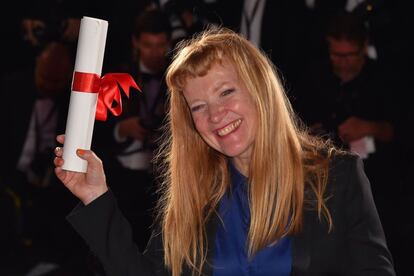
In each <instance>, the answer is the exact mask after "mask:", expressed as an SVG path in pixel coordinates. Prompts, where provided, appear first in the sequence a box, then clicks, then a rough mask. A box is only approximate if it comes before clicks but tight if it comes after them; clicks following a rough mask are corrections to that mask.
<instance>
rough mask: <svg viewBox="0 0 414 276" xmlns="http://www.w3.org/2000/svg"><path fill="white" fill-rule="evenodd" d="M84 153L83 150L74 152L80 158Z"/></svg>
mask: <svg viewBox="0 0 414 276" xmlns="http://www.w3.org/2000/svg"><path fill="white" fill-rule="evenodd" d="M84 153H85V151H84V150H83V149H78V150H76V154H77V155H80V156H82V155H83V154H84Z"/></svg>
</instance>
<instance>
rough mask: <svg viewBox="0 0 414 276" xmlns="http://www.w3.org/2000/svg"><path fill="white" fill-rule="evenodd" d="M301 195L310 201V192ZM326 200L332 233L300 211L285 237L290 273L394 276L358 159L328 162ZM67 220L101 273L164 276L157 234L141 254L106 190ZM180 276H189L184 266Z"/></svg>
mask: <svg viewBox="0 0 414 276" xmlns="http://www.w3.org/2000/svg"><path fill="white" fill-rule="evenodd" d="M305 196H306V197H307V198H308V199H312V193H311V192H310V191H305ZM326 196H327V197H328V198H329V199H328V200H327V205H328V208H329V210H330V213H331V215H332V219H333V225H334V226H333V229H332V231H331V232H328V226H327V223H326V222H325V221H324V220H323V219H322V221H321V220H319V218H318V215H317V212H316V211H315V210H311V209H309V210H305V212H304V228H303V231H302V232H301V233H300V234H298V235H295V236H292V237H291V238H292V239H293V250H292V261H293V267H292V274H291V275H301V276H302V275H364V276H366V275H375V276H381V275H395V272H394V268H393V261H392V257H391V254H390V252H389V251H388V249H387V245H386V241H385V237H384V233H383V230H382V226H381V223H380V220H379V217H378V214H377V211H376V207H375V204H374V201H373V197H372V194H371V189H370V183H369V181H368V179H367V178H366V176H365V174H364V171H363V165H362V161H361V160H360V159H359V158H358V157H356V156H353V155H341V156H336V157H334V158H333V159H332V162H331V165H330V173H329V180H328V188H327V191H326ZM67 219H68V220H69V222H70V223H71V224H72V226H73V227H74V228H75V230H76V231H77V232H78V233H79V234H80V235H81V236H82V237H83V239H84V240H85V241H86V242H87V244H88V245H89V247H90V249H91V250H92V251H93V252H94V253H95V254H96V255H97V256H98V258H99V259H100V260H101V262H102V264H103V267H104V269H105V271H106V273H107V275H111V276H112V275H113V276H115V275H116V276H119V275H123V276H128V275H131V276H132V275H170V272H169V271H168V270H166V269H165V267H164V265H163V256H164V254H163V247H162V238H161V235H160V234H159V233H155V234H153V236H152V238H151V240H150V241H149V244H148V246H147V249H146V250H145V252H144V253H143V254H141V253H140V252H139V251H138V248H137V246H136V245H135V244H134V243H133V241H132V233H131V227H130V226H129V223H128V222H127V221H126V219H125V218H124V216H123V215H122V214H121V212H120V210H119V209H118V207H117V204H116V200H115V198H114V196H113V195H112V193H111V192H107V193H105V194H104V195H102V196H101V197H100V198H98V199H96V200H95V201H93V202H92V203H90V204H89V205H87V206H84V205H82V204H80V205H78V206H77V207H76V208H75V209H74V210H73V211H72V212H71V214H69V216H68V217H67ZM217 222H218V220H217V218H213V219H211V221H210V222H209V223H208V225H207V233H208V244H209V245H210V247H209V250H208V253H207V258H208V261H207V264H206V265H205V266H204V274H205V275H212V266H211V264H212V262H211V261H212V259H213V258H212V257H213V252H214V248H213V247H214V238H215V225H217ZM213 265H214V264H213ZM183 275H191V271H190V270H189V269H188V267H184V271H183Z"/></svg>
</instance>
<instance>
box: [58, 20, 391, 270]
mask: <svg viewBox="0 0 414 276" xmlns="http://www.w3.org/2000/svg"><path fill="white" fill-rule="evenodd" d="M166 81H167V85H168V88H169V109H168V121H167V122H168V125H167V130H166V131H167V132H166V133H165V136H164V144H163V146H162V147H161V151H160V156H159V157H160V158H161V159H160V161H163V162H162V163H161V164H160V165H161V168H162V170H161V175H162V176H163V183H162V185H163V186H162V187H161V189H160V192H161V193H162V194H161V198H160V201H159V206H158V209H157V210H158V217H157V220H156V222H155V225H154V233H153V235H152V238H151V239H150V241H149V243H148V246H147V248H146V250H145V251H144V252H143V253H141V252H140V251H139V250H138V248H137V247H136V245H135V244H134V243H133V239H132V236H131V228H130V226H129V223H128V221H127V220H126V219H125V217H124V216H123V215H122V213H121V212H120V210H119V208H118V206H117V203H116V199H115V196H114V194H113V193H112V191H111V189H110V188H108V185H107V183H106V181H105V173H104V169H103V165H102V162H101V160H100V159H99V158H98V157H97V156H96V155H95V154H94V152H93V151H90V150H84V149H79V150H78V151H77V154H78V156H80V157H81V158H83V159H85V160H87V161H88V171H87V172H86V173H75V172H70V171H64V170H62V167H61V166H62V165H63V163H64V160H63V159H62V153H63V150H62V148H60V147H58V148H56V149H55V154H56V158H55V161H54V164H55V166H56V169H55V173H56V175H57V177H58V178H59V179H60V180H61V181H62V183H63V184H64V185H65V186H66V187H67V188H68V189H69V190H70V191H71V192H72V193H73V194H74V195H75V196H76V197H78V198H79V199H80V200H81V202H80V204H79V205H78V206H77V207H76V208H75V209H74V210H73V211H72V212H71V214H69V216H68V217H67V218H68V220H69V221H70V223H71V224H72V226H73V227H74V228H75V229H76V231H77V232H78V233H79V234H80V235H81V236H82V237H83V239H84V240H85V241H86V243H87V244H88V246H89V247H90V248H91V250H92V251H93V252H95V254H96V255H97V256H98V258H99V259H100V261H101V262H102V264H103V267H104V269H105V271H106V273H107V275H138V274H139V275H173V276H178V275H201V274H203V275H243V274H251V275H264V274H266V275H268V274H272V275H310V274H312V275H328V274H329V275H338V274H343V275H395V272H394V268H393V261H392V257H391V255H390V252H389V251H388V249H387V245H386V241H385V237H384V233H383V230H382V226H381V223H380V220H379V217H378V214H377V211H376V208H375V204H374V201H373V198H372V194H371V190H370V185H369V180H368V179H367V177H366V175H365V173H364V170H363V166H362V162H361V159H360V158H358V156H357V155H355V154H351V153H347V152H345V151H341V150H338V149H336V148H335V147H333V146H332V145H331V144H330V143H329V141H324V140H322V139H320V138H318V137H316V136H311V135H309V133H308V132H307V131H306V129H303V128H302V127H301V126H300V125H299V124H298V123H297V120H296V118H295V115H294V113H293V111H292V108H291V106H290V104H289V102H288V100H287V97H286V95H285V93H284V89H283V87H282V85H281V81H280V79H279V77H278V75H277V73H276V71H275V69H274V68H273V66H272V64H271V61H270V60H269V59H268V58H267V57H266V56H265V55H263V54H262V52H261V51H260V50H258V49H257V48H256V47H255V46H254V45H253V44H252V43H250V42H249V41H248V40H246V39H245V38H243V37H242V36H240V35H238V34H236V33H234V32H232V31H229V30H227V29H222V28H212V29H209V30H206V31H205V32H203V33H201V34H199V35H198V36H197V37H196V38H193V39H192V40H189V41H187V42H186V43H181V45H180V46H179V48H178V49H177V52H176V54H175V56H174V58H173V61H172V63H171V64H170V66H169V68H168V70H167V75H166ZM57 140H58V141H59V142H60V143H63V142H64V135H60V136H58V137H57Z"/></svg>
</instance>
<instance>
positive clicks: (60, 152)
mask: <svg viewBox="0 0 414 276" xmlns="http://www.w3.org/2000/svg"><path fill="white" fill-rule="evenodd" d="M54 152H55V155H56V156H57V157H62V155H63V148H62V147H56V148H55V150H54Z"/></svg>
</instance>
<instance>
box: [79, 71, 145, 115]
mask: <svg viewBox="0 0 414 276" xmlns="http://www.w3.org/2000/svg"><path fill="white" fill-rule="evenodd" d="M119 86H120V87H121V88H122V90H123V91H124V93H125V95H126V96H127V97H129V88H130V87H133V88H135V89H137V90H139V91H141V89H140V88H139V87H138V85H137V84H136V83H135V81H134V79H133V78H132V77H131V76H130V75H129V74H126V73H109V74H105V75H104V76H103V77H102V78H101V77H99V76H98V75H97V74H93V73H83V72H76V71H75V73H74V75H73V82H72V91H77V92H86V93H98V103H97V106H96V114H95V118H96V120H99V121H106V118H107V116H108V115H107V114H108V110H109V111H111V113H112V114H113V115H115V116H119V115H120V114H121V113H122V100H121V91H120V90H119ZM114 102H115V103H116V105H115V106H113V103H114Z"/></svg>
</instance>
